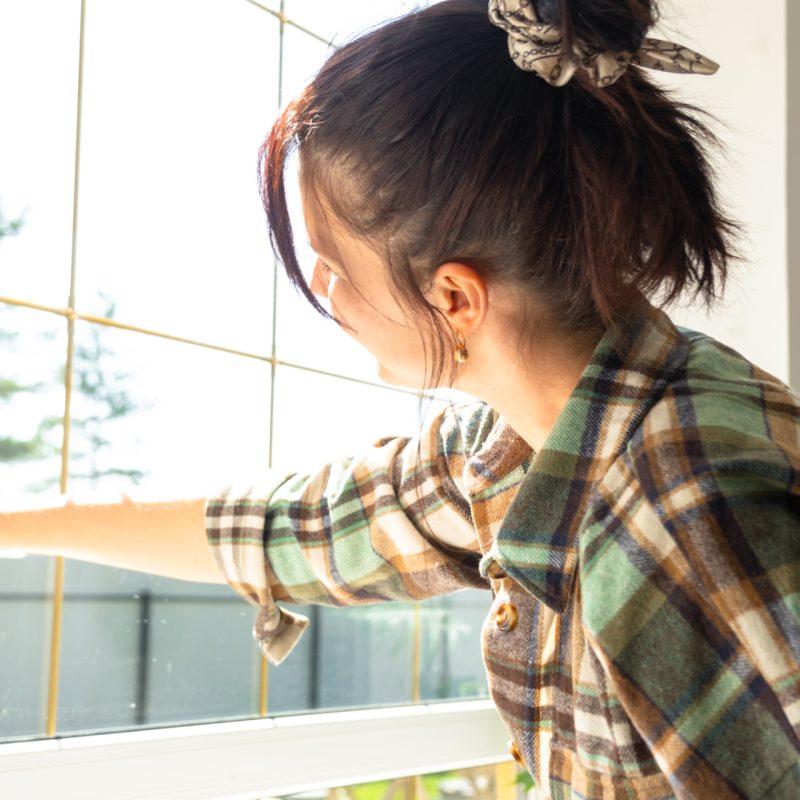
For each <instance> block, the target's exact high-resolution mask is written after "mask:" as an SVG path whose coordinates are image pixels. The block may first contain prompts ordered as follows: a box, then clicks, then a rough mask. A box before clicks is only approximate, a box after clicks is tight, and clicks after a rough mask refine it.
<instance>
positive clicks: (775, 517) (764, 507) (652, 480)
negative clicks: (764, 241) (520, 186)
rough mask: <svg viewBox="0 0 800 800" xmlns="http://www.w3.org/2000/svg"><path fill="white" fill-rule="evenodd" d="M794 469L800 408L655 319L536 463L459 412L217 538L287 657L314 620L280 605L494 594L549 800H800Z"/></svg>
mask: <svg viewBox="0 0 800 800" xmlns="http://www.w3.org/2000/svg"><path fill="white" fill-rule="evenodd" d="M799 476H800V398H798V396H797V395H796V394H794V393H793V392H792V391H791V390H790V389H788V388H787V387H786V386H785V385H783V384H782V383H781V382H780V381H778V380H777V379H775V378H773V377H772V376H770V375H767V374H766V373H764V372H763V371H761V370H759V369H758V368H756V367H754V366H753V365H752V364H750V363H749V362H747V361H746V360H745V359H744V358H743V357H742V356H740V355H739V354H737V353H735V352H734V351H732V350H730V349H729V348H726V347H724V346H723V345H721V344H719V343H718V342H715V341H714V340H712V339H710V338H709V337H706V336H703V335H701V334H698V333H694V332H691V331H685V330H679V329H677V328H675V327H674V326H673V325H672V323H671V322H670V321H669V319H668V318H667V317H666V316H665V315H664V314H663V313H662V312H660V311H657V310H655V309H648V310H647V311H646V312H644V313H642V314H638V315H632V316H631V317H629V318H628V319H626V320H625V321H624V322H623V323H622V324H621V325H620V326H619V328H618V329H617V330H613V331H609V333H608V334H607V335H606V336H605V337H604V338H603V340H602V341H601V342H600V343H599V345H598V346H597V348H596V350H595V352H594V355H593V356H592V359H591V361H590V363H589V365H588V366H587V368H586V370H585V371H584V374H583V376H582V377H581V380H580V382H579V384H578V386H577V387H576V389H575V391H574V392H573V394H572V396H571V398H570V399H569V401H568V403H567V405H566V407H565V408H564V411H563V413H562V414H561V416H560V417H559V419H558V421H557V423H556V425H555V427H554V429H553V431H552V432H551V434H550V436H549V437H548V440H547V442H546V443H545V446H544V447H543V449H542V450H541V452H539V453H537V454H536V455H535V457H534V456H533V454H532V453H531V451H530V448H528V447H527V445H526V444H525V443H524V442H523V441H522V440H521V439H520V438H519V437H518V436H517V435H516V434H515V433H514V432H513V431H512V430H511V429H510V428H509V427H508V425H507V424H506V423H505V422H504V421H503V420H502V419H501V418H499V417H498V416H497V415H496V414H494V413H493V412H492V411H490V410H489V409H487V408H486V407H485V406H482V405H480V404H474V405H465V406H460V407H455V408H451V409H448V410H447V411H445V412H444V413H442V414H440V415H439V416H437V417H436V418H435V419H434V420H433V421H432V422H431V423H429V424H428V425H427V426H426V427H425V429H424V430H423V432H422V434H421V436H420V437H419V438H418V439H413V440H408V439H388V440H383V441H381V442H379V443H377V444H376V446H375V447H374V448H373V449H372V451H371V452H369V453H367V454H366V455H364V456H363V457H361V458H359V459H350V460H345V461H341V462H338V463H335V464H331V465H328V466H327V467H325V468H324V469H323V470H322V471H321V472H320V473H318V474H316V475H310V476H291V477H288V478H285V477H282V476H270V477H269V478H268V479H267V480H266V481H265V482H264V483H262V484H260V485H259V486H256V487H252V488H249V489H246V490H244V491H239V490H236V489H233V490H230V491H228V492H226V493H225V494H224V495H222V496H220V497H219V498H216V499H212V500H210V501H209V502H208V507H207V520H208V537H209V542H210V545H211V548H212V552H213V554H214V556H215V558H216V560H217V562H218V563H219V565H220V567H221V568H222V570H223V572H224V574H225V575H226V577H227V579H228V580H229V581H230V583H231V584H232V586H233V587H234V588H235V589H236V590H237V591H239V592H240V593H241V594H242V595H243V596H244V597H245V598H247V599H248V600H249V601H250V602H252V603H253V604H254V605H256V606H258V607H259V608H260V609H261V614H260V616H259V622H260V626H259V624H257V630H256V635H257V637H258V638H259V639H260V641H261V644H262V649H263V650H264V652H265V653H266V654H267V655H268V656H269V657H270V658H272V659H273V660H275V661H278V660H280V659H281V658H283V657H284V656H285V654H286V652H288V649H290V648H291V646H292V644H293V643H294V641H295V639H296V635H297V634H298V633H299V630H300V629H301V628H302V625H303V621H302V620H297V619H293V618H291V617H289V616H286V615H285V612H282V611H281V610H279V609H278V607H277V606H276V605H275V600H289V601H292V602H299V603H307V602H313V603H328V604H334V605H345V604H355V603H368V602H375V601H379V600H390V599H401V600H414V599H419V598H423V597H430V596H432V595H436V594H442V593H445V592H450V591H454V590H456V589H461V588H467V587H481V586H482V587H484V588H487V589H491V590H492V598H491V603H490V604H489V602H488V601H489V597H488V595H487V605H489V615H488V617H487V619H486V623H485V624H484V630H483V653H484V659H485V662H486V668H487V674H488V679H489V686H490V690H491V693H492V697H493V699H494V701H495V703H496V704H497V707H498V710H499V711H500V713H501V714H502V716H503V718H504V720H505V722H506V724H507V726H508V728H509V730H510V732H511V734H512V736H513V738H514V740H515V742H516V743H517V745H518V747H519V749H520V751H521V753H522V755H523V757H524V759H525V761H526V763H527V765H528V768H529V769H530V771H531V774H532V775H533V776H534V778H535V780H536V782H537V785H538V788H539V791H540V793H541V794H542V796H543V797H551V798H558V799H561V798H575V799H578V798H580V799H585V800H600V799H601V798H603V799H605V798H631V800H657V799H658V800H660V799H661V798H673V797H679V798H714V799H715V800H717V799H718V798H719V799H720V800H727V798H748V800H749V799H750V798H765V800H766V798H770V799H772V798H777V799H778V800H781V799H782V798H787V799H788V798H799V797H800V762H799V760H798V751H799V750H800V738H799V734H800V477H799ZM265 556H266V557H265ZM509 606H513V608H514V609H516V611H517V615H518V617H517V623H516V625H515V626H513V625H512V626H510V627H509V626H504V625H499V624H498V620H499V619H500V618H501V617H502V615H503V614H504V613H505V612H504V609H508V607H509Z"/></svg>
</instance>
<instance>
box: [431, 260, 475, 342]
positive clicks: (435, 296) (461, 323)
mask: <svg viewBox="0 0 800 800" xmlns="http://www.w3.org/2000/svg"><path fill="white" fill-rule="evenodd" d="M426 297H427V298H428V301H429V302H430V303H431V304H432V305H434V306H435V307H436V308H438V309H439V310H440V311H441V312H442V314H443V315H444V316H445V318H446V319H447V320H448V322H450V324H451V325H452V326H453V327H454V328H455V329H456V330H458V331H459V332H460V333H462V334H463V335H464V336H467V335H469V334H470V333H473V332H474V331H475V330H477V328H478V326H479V325H480V324H481V322H483V319H484V317H485V316H486V312H487V311H488V309H489V291H488V288H487V286H486V281H485V280H484V279H483V277H482V276H481V274H480V273H479V272H478V271H477V270H476V269H475V268H474V267H470V266H469V265H468V264H461V263H459V262H457V261H447V262H445V263H444V264H442V265H441V266H440V267H438V269H437V270H436V272H435V273H434V275H433V281H432V283H431V287H430V289H429V290H428V291H427V292H426Z"/></svg>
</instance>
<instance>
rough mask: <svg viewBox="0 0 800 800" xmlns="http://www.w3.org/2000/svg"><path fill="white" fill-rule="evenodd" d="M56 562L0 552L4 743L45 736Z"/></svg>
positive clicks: (1, 734) (0, 676) (1, 723)
mask: <svg viewBox="0 0 800 800" xmlns="http://www.w3.org/2000/svg"><path fill="white" fill-rule="evenodd" d="M52 591H53V559H50V558H44V557H40V556H35V557H34V556H26V557H25V558H9V557H6V556H5V555H4V554H0V654H2V657H0V739H10V738H15V737H23V736H43V735H44V733H45V726H46V719H47V687H48V676H49V670H50V634H51V622H52Z"/></svg>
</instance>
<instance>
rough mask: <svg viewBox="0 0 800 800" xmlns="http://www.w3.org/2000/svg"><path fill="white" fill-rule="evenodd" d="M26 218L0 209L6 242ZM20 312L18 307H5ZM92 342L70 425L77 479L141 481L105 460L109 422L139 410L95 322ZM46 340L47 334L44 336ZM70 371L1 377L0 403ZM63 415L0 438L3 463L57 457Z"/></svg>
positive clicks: (81, 365)
mask: <svg viewBox="0 0 800 800" xmlns="http://www.w3.org/2000/svg"><path fill="white" fill-rule="evenodd" d="M23 224H24V220H23V218H22V217H20V218H18V219H7V218H6V217H5V216H4V215H3V213H2V211H0V240H2V239H3V238H5V237H9V236H15V235H18V234H19V233H20V232H21V231H22V228H23ZM104 299H105V302H106V309H105V315H106V316H107V317H109V318H113V316H114V312H115V308H114V304H113V303H112V302H111V301H109V300H108V299H107V298H104ZM5 311H7V312H8V313H12V314H13V313H14V312H13V309H5V310H4V313H5ZM88 331H89V340H88V342H82V343H81V344H79V345H78V346H76V348H75V352H74V356H73V373H72V385H73V403H72V415H71V418H70V424H71V429H72V435H71V443H70V461H71V463H73V464H75V465H76V468H75V469H74V470H73V471H72V478H73V480H86V481H90V482H91V483H92V484H94V483H96V482H97V481H98V480H100V479H101V478H103V477H110V476H113V477H124V478H127V479H129V480H132V481H133V482H138V481H139V480H140V479H141V478H142V477H143V476H144V473H143V472H142V470H139V469H125V468H121V467H108V466H107V465H105V466H104V465H103V464H102V463H101V461H102V459H101V455H102V454H103V452H104V451H107V449H108V448H109V447H110V446H111V441H110V440H109V439H108V438H107V431H108V424H109V423H110V422H113V421H115V420H120V419H123V418H125V417H127V416H129V415H130V414H133V413H134V412H135V411H136V410H137V405H136V403H134V402H133V400H132V399H131V397H130V396H129V394H128V392H127V390H126V388H125V384H126V379H127V378H129V377H130V376H129V375H127V374H125V373H121V372H118V371H115V370H114V368H113V364H114V357H115V353H114V352H113V351H112V350H111V349H110V348H109V347H107V346H106V344H105V342H104V336H105V333H106V331H105V329H104V328H102V326H98V325H92V326H89V328H88ZM42 338H45V335H42ZM15 339H17V334H16V333H15V332H14V331H13V330H7V329H3V328H2V327H0V342H5V343H11V342H14V341H15ZM63 383H64V371H63V369H62V370H61V371H60V374H57V375H54V376H53V380H52V381H51V382H37V383H31V382H28V383H26V382H24V381H22V380H20V379H18V378H16V377H14V376H12V375H3V376H0V403H3V404H5V405H7V406H8V405H10V404H11V403H12V402H15V401H16V402H23V403H24V402H25V400H26V399H31V398H32V397H33V396H34V395H36V394H37V393H39V392H42V391H47V390H48V389H51V390H52V389H53V388H55V387H56V386H63ZM62 424H63V420H62V418H61V417H60V416H59V417H46V418H44V419H42V420H41V421H40V422H39V423H38V426H37V427H36V429H35V431H34V432H33V434H32V435H30V436H29V437H28V438H22V437H19V436H17V437H15V436H0V463H11V462H21V461H33V460H37V459H45V458H48V457H53V456H55V455H57V454H58V453H59V450H60V443H59V439H60V437H59V436H58V435H57V432H58V431H59V429H60V428H61V426H62ZM55 482H56V480H55V478H53V479H52V480H50V481H46V482H44V483H42V484H40V485H37V486H32V487H29V488H30V489H31V490H38V489H44V488H47V487H48V486H51V485H52V484H53V483H55Z"/></svg>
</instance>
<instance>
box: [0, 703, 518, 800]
mask: <svg viewBox="0 0 800 800" xmlns="http://www.w3.org/2000/svg"><path fill="white" fill-rule="evenodd" d="M506 738H507V733H506V731H505V728H504V726H503V723H502V722H501V720H500V718H499V716H498V714H497V712H496V711H495V709H494V706H493V705H492V704H491V702H490V701H488V700H477V701H469V702H458V703H441V704H433V705H415V706H403V707H400V708H380V709H365V710H357V711H341V712H333V713H323V714H305V715H302V716H294V717H277V718H274V719H263V720H247V721H240V722H226V723H215V724H209V725H191V726H185V727H173V728H164V729H157V730H146V731H129V732H124V733H109V734H98V735H93V736H77V737H65V738H56V739H47V740H40V741H34V742H16V743H8V744H3V745H0V796H3V797H31V798H34V797H35V798H39V797H42V798H43V797H51V796H52V797H58V798H60V800H68V798H76V800H77V799H78V798H80V800H110V799H113V800H134V798H135V799H136V800H139V799H140V798H147V799H148V800H212V798H213V799H214V800H256V798H260V797H265V796H274V795H279V794H288V793H292V792H303V791H310V790H313V789H319V788H324V787H331V786H344V785H351V784H356V783H364V782H367V781H371V780H378V779H382V778H394V777H401V776H404V775H419V774H424V773H429V772H439V771H444V770H447V769H456V768H466V767H471V766H480V765H483V764H490V763H497V762H500V761H506V760H508V754H507V750H506V744H505V743H506Z"/></svg>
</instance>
